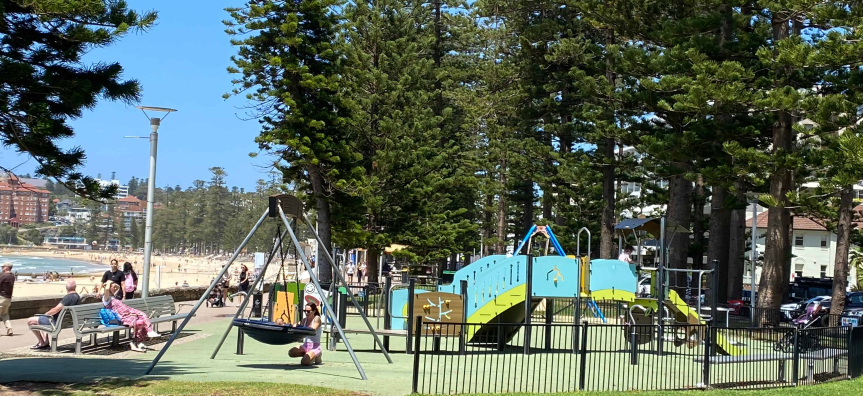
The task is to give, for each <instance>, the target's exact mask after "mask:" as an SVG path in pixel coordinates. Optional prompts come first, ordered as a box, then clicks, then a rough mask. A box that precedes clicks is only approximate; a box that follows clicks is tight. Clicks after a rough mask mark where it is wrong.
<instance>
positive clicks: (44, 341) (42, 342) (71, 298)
mask: <svg viewBox="0 0 863 396" xmlns="http://www.w3.org/2000/svg"><path fill="white" fill-rule="evenodd" d="M77 287H78V286H77V285H76V284H75V281H74V280H72V279H69V280H68V281H66V295H65V296H63V299H62V300H60V303H59V304H57V306H55V307H54V308H51V309H49V310H48V312H45V315H48V316H51V318H49V317H47V316H34V317H32V318H30V319H27V324H28V325H30V326H35V325H42V326H51V325H53V324H54V322H56V321H57V315H59V314H60V311H62V310H63V307H71V306H73V305H78V304H80V303H81V296H80V295H78V292H76V291H75V289H76V288H77ZM33 334H36V338H37V339H38V340H39V342H38V343H36V345H33V346H31V347H30V349H45V348H49V347H50V346H51V340H49V339H48V336H47V335H46V336H43V335H42V332H41V331H39V330H33Z"/></svg>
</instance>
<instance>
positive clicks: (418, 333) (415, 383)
mask: <svg viewBox="0 0 863 396" xmlns="http://www.w3.org/2000/svg"><path fill="white" fill-rule="evenodd" d="M422 326H423V317H422V316H417V318H416V328H415V329H414V349H415V351H414V368H413V379H412V380H411V391H412V393H417V392H418V388H419V379H420V337H422ZM408 340H410V338H408ZM408 343H410V341H408Z"/></svg>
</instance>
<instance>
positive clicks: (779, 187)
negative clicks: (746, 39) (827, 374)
mask: <svg viewBox="0 0 863 396" xmlns="http://www.w3.org/2000/svg"><path fill="white" fill-rule="evenodd" d="M772 29H773V40H774V43H776V42H778V41H779V40H783V39H786V38H788V37H789V36H790V29H789V26H788V19H787V13H774V14H773V21H772ZM777 53H778V49H774V54H777ZM792 122H793V120H792V117H791V114H790V113H788V112H787V111H778V112H777V113H776V121H775V122H774V124H773V150H772V152H773V156H774V158H776V157H779V154H781V153H783V152H784V153H790V152H791V150H792V143H793V139H794V135H793V134H794V132H793V131H792V129H791V127H792ZM790 182H791V172H790V170H789V169H788V168H786V167H785V166H784V165H779V166H777V168H776V169H775V170H774V172H773V173H772V174H771V175H770V195H771V196H773V199H775V200H776V202H777V205H776V206H771V207H770V208H768V209H767V238H766V242H765V251H764V264H763V266H762V269H761V281H760V282H759V284H758V298H757V302H756V306H757V307H758V308H766V309H769V310H776V309H779V306H780V305H781V304H782V299H783V293H782V290H783V288H784V287H783V284H785V283H788V278H786V277H785V266H786V263H787V262H788V261H789V259H790V257H788V251H789V250H788V249H789V248H790V247H791V245H790V243H789V241H790V231H791V216H790V212H789V211H788V209H786V208H785V207H786V199H785V197H786V193H788V191H790V189H791V186H790V184H791V183H790ZM767 319H768V318H758V321H759V323H762V322H766V321H767Z"/></svg>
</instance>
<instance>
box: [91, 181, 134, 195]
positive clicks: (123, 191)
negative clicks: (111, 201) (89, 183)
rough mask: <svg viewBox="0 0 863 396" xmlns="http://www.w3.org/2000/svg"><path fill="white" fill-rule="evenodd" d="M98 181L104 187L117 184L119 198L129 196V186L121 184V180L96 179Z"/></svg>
mask: <svg viewBox="0 0 863 396" xmlns="http://www.w3.org/2000/svg"><path fill="white" fill-rule="evenodd" d="M96 182H98V183H99V185H100V186H101V187H102V188H105V187H109V186H112V185H113V186H117V198H118V199H119V198H126V197H128V196H129V186H124V185H122V184H120V181H119V180H116V179H114V180H102V179H96Z"/></svg>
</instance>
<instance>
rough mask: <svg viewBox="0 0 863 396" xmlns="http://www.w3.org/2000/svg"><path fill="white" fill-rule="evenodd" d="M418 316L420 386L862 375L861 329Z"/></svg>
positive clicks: (810, 380) (662, 386)
mask: <svg viewBox="0 0 863 396" xmlns="http://www.w3.org/2000/svg"><path fill="white" fill-rule="evenodd" d="M556 304H557V303H554V304H549V305H548V306H549V307H550V308H556V307H557V306H556ZM561 308H563V307H561ZM548 312H553V311H548ZM415 325H416V327H415V334H414V339H413V342H414V351H415V353H414V365H413V375H414V376H413V391H414V392H415V393H424V394H462V393H513V392H519V393H528V392H529V393H556V392H574V391H582V390H586V391H632V390H685V389H708V388H725V389H748V388H770V387H784V386H797V385H810V384H817V383H822V382H827V381H833V380H841V379H848V378H851V377H855V376H859V375H861V374H863V345H861V344H863V342H861V341H863V328H849V327H829V328H808V329H797V328H784V327H767V328H731V327H724V326H723V327H718V326H717V327H711V326H707V325H665V326H659V325H634V326H632V325H625V324H593V323H590V322H587V321H585V322H582V323H581V324H578V325H575V324H571V323H566V324H564V323H539V324H531V325H524V324H501V323H492V324H482V325H479V324H468V323H458V324H440V323H427V322H426V323H422V322H421V319H420V318H417V320H416V322H415Z"/></svg>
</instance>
